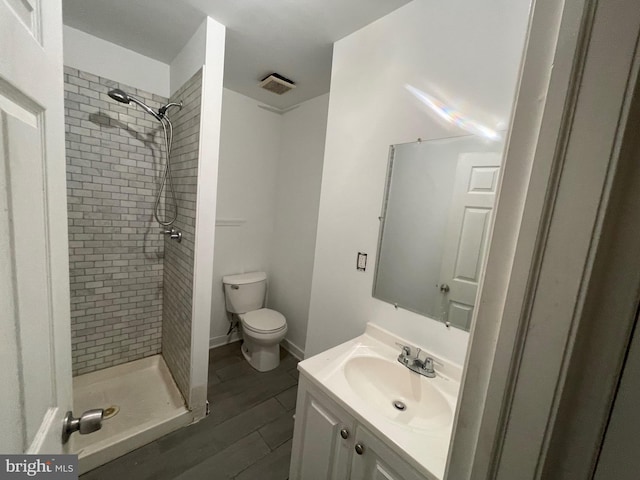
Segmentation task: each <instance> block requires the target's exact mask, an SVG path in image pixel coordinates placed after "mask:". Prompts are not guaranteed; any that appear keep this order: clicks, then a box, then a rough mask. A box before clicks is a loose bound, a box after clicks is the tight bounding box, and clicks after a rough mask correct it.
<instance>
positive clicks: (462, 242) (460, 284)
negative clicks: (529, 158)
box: [440, 152, 502, 330]
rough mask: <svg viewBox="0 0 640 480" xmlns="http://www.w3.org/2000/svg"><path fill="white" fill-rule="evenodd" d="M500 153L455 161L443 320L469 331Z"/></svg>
mask: <svg viewBox="0 0 640 480" xmlns="http://www.w3.org/2000/svg"><path fill="white" fill-rule="evenodd" d="M501 158H502V155H501V154H500V153H495V152H490V153H463V154H461V155H460V159H459V160H458V166H457V169H456V179H455V183H454V187H453V197H452V200H451V207H450V210H449V225H448V227H447V234H446V237H445V249H444V255H443V259H442V269H441V272H440V292H441V293H442V295H443V317H444V318H443V319H444V320H445V321H447V322H449V323H451V324H452V325H455V326H456V327H460V328H464V329H465V330H469V328H470V327H471V317H472V315H473V308H474V304H475V300H476V294H477V292H478V282H479V281H480V269H481V267H482V264H483V258H484V254H485V251H486V244H487V234H488V232H489V225H490V221H491V213H492V211H493V206H494V203H495V198H496V188H497V185H498V174H499V172H500V160H501Z"/></svg>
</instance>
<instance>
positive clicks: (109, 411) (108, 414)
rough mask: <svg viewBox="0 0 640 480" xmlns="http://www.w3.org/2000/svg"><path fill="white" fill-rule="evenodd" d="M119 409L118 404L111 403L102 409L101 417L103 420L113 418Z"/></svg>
mask: <svg viewBox="0 0 640 480" xmlns="http://www.w3.org/2000/svg"><path fill="white" fill-rule="evenodd" d="M119 411H120V407H119V406H117V405H111V406H110V407H107V408H105V409H104V416H103V417H102V418H103V420H108V419H110V418H113V417H115V416H116V415H117V414H118V412H119Z"/></svg>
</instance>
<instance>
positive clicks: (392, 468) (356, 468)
mask: <svg viewBox="0 0 640 480" xmlns="http://www.w3.org/2000/svg"><path fill="white" fill-rule="evenodd" d="M356 444H359V445H361V446H362V447H363V451H362V454H356V455H354V456H353V462H352V465H351V477H350V478H351V480H425V477H424V476H423V475H421V474H419V473H418V472H417V471H415V470H414V469H413V468H412V467H411V466H409V464H408V463H407V462H405V461H404V460H403V459H402V458H400V457H399V456H398V454H397V453H395V452H394V451H393V450H391V448H389V447H388V446H387V445H385V444H384V443H383V442H381V441H380V440H379V439H378V438H377V437H376V436H375V435H373V434H372V433H371V432H369V430H367V429H366V428H364V427H362V426H358V431H357V432H356Z"/></svg>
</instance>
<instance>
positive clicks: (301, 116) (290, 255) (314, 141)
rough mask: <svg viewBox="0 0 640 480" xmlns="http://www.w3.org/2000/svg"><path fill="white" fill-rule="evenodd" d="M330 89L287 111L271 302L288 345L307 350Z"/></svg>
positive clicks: (299, 353)
mask: <svg viewBox="0 0 640 480" xmlns="http://www.w3.org/2000/svg"><path fill="white" fill-rule="evenodd" d="M328 106H329V94H325V95H321V96H319V97H316V98H314V99H312V100H309V101H307V102H304V103H302V104H300V105H299V106H298V108H296V109H294V110H291V111H289V112H287V113H285V114H284V115H283V119H282V120H283V121H282V142H281V150H280V159H279V163H278V178H277V185H276V208H275V212H276V217H275V227H274V234H273V239H272V249H271V256H270V267H269V276H270V278H271V280H270V282H269V307H271V308H273V309H275V310H277V311H279V312H281V313H282V314H283V315H284V316H285V317H286V318H287V325H288V332H287V338H286V340H285V342H286V347H287V348H289V349H290V350H291V351H293V352H294V353H295V354H297V355H299V356H303V352H304V348H305V341H306V336H307V322H308V319H309V301H310V298H311V278H312V273H313V255H314V252H315V244H316V229H317V224H318V208H319V204H320V183H321V178H322V161H323V158H324V142H325V132H326V128H327V109H328Z"/></svg>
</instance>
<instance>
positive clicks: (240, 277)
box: [222, 272, 267, 285]
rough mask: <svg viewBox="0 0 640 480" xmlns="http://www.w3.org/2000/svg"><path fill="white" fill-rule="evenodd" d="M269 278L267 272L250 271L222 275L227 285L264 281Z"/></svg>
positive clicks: (223, 281)
mask: <svg viewBox="0 0 640 480" xmlns="http://www.w3.org/2000/svg"><path fill="white" fill-rule="evenodd" d="M266 279H267V274H266V273H265V272H249V273H240V274H237V275H225V276H224V277H222V283H224V284H227V285H244V284H247V283H256V282H262V281H264V280H266Z"/></svg>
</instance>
